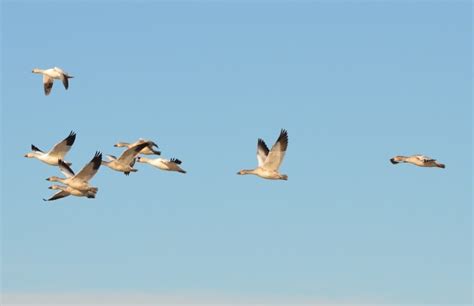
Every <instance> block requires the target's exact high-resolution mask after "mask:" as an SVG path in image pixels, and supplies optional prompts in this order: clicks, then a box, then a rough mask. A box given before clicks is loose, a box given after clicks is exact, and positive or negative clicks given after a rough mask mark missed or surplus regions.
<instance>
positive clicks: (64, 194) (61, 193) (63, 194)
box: [43, 190, 70, 201]
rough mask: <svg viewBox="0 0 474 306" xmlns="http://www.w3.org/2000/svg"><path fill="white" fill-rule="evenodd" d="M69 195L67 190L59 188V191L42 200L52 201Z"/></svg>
mask: <svg viewBox="0 0 474 306" xmlns="http://www.w3.org/2000/svg"><path fill="white" fill-rule="evenodd" d="M69 195H70V193H69V192H67V191H64V190H60V191H58V192H56V193H55V194H54V195H53V196H52V197H51V198H49V199H43V201H54V200H57V199H62V198H65V197H67V196H69Z"/></svg>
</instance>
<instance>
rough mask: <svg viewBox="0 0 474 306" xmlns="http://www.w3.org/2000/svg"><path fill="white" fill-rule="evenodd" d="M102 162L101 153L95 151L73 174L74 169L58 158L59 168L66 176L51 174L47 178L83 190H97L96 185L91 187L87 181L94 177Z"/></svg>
mask: <svg viewBox="0 0 474 306" xmlns="http://www.w3.org/2000/svg"><path fill="white" fill-rule="evenodd" d="M101 162H102V153H100V152H95V155H94V157H93V158H92V159H91V161H90V162H89V163H87V165H85V166H84V168H82V169H81V171H79V173H77V174H74V171H72V169H71V168H70V167H69V166H68V165H67V164H66V163H65V162H63V161H62V160H59V170H61V172H62V173H63V174H64V176H66V178H60V177H57V176H51V177H49V178H47V179H46V180H47V181H50V182H60V183H62V184H64V185H67V186H69V187H72V188H74V189H77V190H79V191H83V192H97V191H98V190H99V189H98V188H97V187H92V186H91V185H90V184H89V181H90V180H91V179H92V178H93V177H94V175H95V174H96V173H97V171H98V170H99V168H100V165H101Z"/></svg>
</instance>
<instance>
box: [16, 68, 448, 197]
mask: <svg viewBox="0 0 474 306" xmlns="http://www.w3.org/2000/svg"><path fill="white" fill-rule="evenodd" d="M32 72H33V73H38V74H42V75H43V86H44V93H45V95H49V94H50V93H51V89H52V88H53V83H54V80H61V82H62V83H63V85H64V88H65V89H68V88H69V79H71V78H73V76H71V75H69V74H67V73H66V72H64V71H63V70H62V69H61V68H58V67H54V68H50V69H46V70H43V69H38V68H35V69H33V71H32ZM75 140H76V134H75V133H74V132H71V133H70V134H69V135H68V136H67V137H66V138H65V139H64V140H62V141H61V142H59V143H57V144H56V145H54V146H53V147H52V148H51V150H49V151H48V152H44V151H42V150H40V149H39V148H38V147H36V146H34V145H31V150H32V151H31V152H30V153H27V154H26V155H25V157H28V158H36V159H38V160H40V161H42V162H44V163H46V164H48V165H51V166H58V168H59V170H60V171H61V172H62V173H63V175H64V176H65V177H64V178H60V177H57V176H51V177H49V178H47V180H48V181H51V182H58V183H61V184H62V185H52V186H50V187H49V189H52V190H58V192H57V193H55V194H54V195H53V196H51V197H50V198H49V199H43V200H44V201H53V200H57V199H61V198H64V197H67V196H70V195H72V196H77V197H87V198H95V196H96V194H97V192H98V190H99V189H98V188H97V187H93V186H91V185H90V183H89V181H90V180H91V179H92V178H93V177H94V175H95V174H96V173H97V171H98V170H99V168H100V166H101V165H104V166H106V167H108V168H110V169H112V170H115V171H119V172H123V173H124V174H125V175H129V174H130V172H136V171H137V169H135V168H134V165H135V163H136V162H139V163H145V164H149V165H151V166H154V167H156V168H158V169H161V170H165V171H175V172H180V173H186V171H184V170H183V169H182V168H181V163H182V162H181V161H180V160H179V159H177V158H171V159H164V158H155V159H152V158H147V157H144V156H142V155H161V152H160V151H158V150H157V149H158V145H157V144H156V143H155V142H153V141H151V140H145V139H141V138H140V139H138V140H137V141H136V142H134V143H127V142H118V143H116V144H115V145H114V146H115V147H123V148H126V149H125V150H124V151H123V152H122V154H121V155H120V157H118V158H117V157H115V156H113V155H106V157H107V158H108V161H106V160H102V153H101V152H96V153H95V154H94V157H93V158H92V159H91V160H90V162H89V163H87V164H86V165H85V166H84V167H83V168H82V169H81V171H79V172H78V173H77V174H75V173H74V171H73V170H72V169H71V165H72V164H71V163H70V162H67V161H66V160H65V157H66V154H67V153H68V152H69V150H70V149H71V147H72V145H73V144H74V141H75ZM287 148H288V132H287V131H286V130H284V129H282V130H281V132H280V135H279V137H278V139H277V140H276V142H275V144H274V145H273V146H272V148H271V150H269V149H268V147H267V145H266V144H265V142H264V141H263V140H262V139H258V141H257V162H258V166H257V167H256V168H255V169H251V170H241V171H239V172H237V174H239V175H245V174H253V175H256V176H259V177H261V178H264V179H270V180H288V175H286V174H281V173H280V172H279V168H280V166H281V164H282V162H283V159H284V157H285V153H286V150H287ZM390 162H391V163H392V164H398V163H409V164H413V165H416V166H419V167H437V168H445V165H444V164H442V163H439V162H438V161H437V160H436V159H433V158H430V157H427V156H425V155H421V154H417V155H412V156H395V157H393V158H391V159H390Z"/></svg>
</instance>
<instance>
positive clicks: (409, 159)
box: [390, 154, 446, 169]
mask: <svg viewBox="0 0 474 306" xmlns="http://www.w3.org/2000/svg"><path fill="white" fill-rule="evenodd" d="M390 162H391V163H392V164H394V165H395V164H399V163H409V164H413V165H415V166H418V167H437V168H443V169H444V168H446V165H445V164H442V163H440V162H438V161H437V160H436V159H434V158H431V157H428V156H425V155H421V154H417V155H412V156H401V155H398V156H395V157H393V158H391V159H390Z"/></svg>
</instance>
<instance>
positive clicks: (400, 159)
mask: <svg viewBox="0 0 474 306" xmlns="http://www.w3.org/2000/svg"><path fill="white" fill-rule="evenodd" d="M404 160H405V157H404V156H395V157H392V158H390V162H391V163H392V164H394V165H395V164H398V163H401V162H403V161H404Z"/></svg>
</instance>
